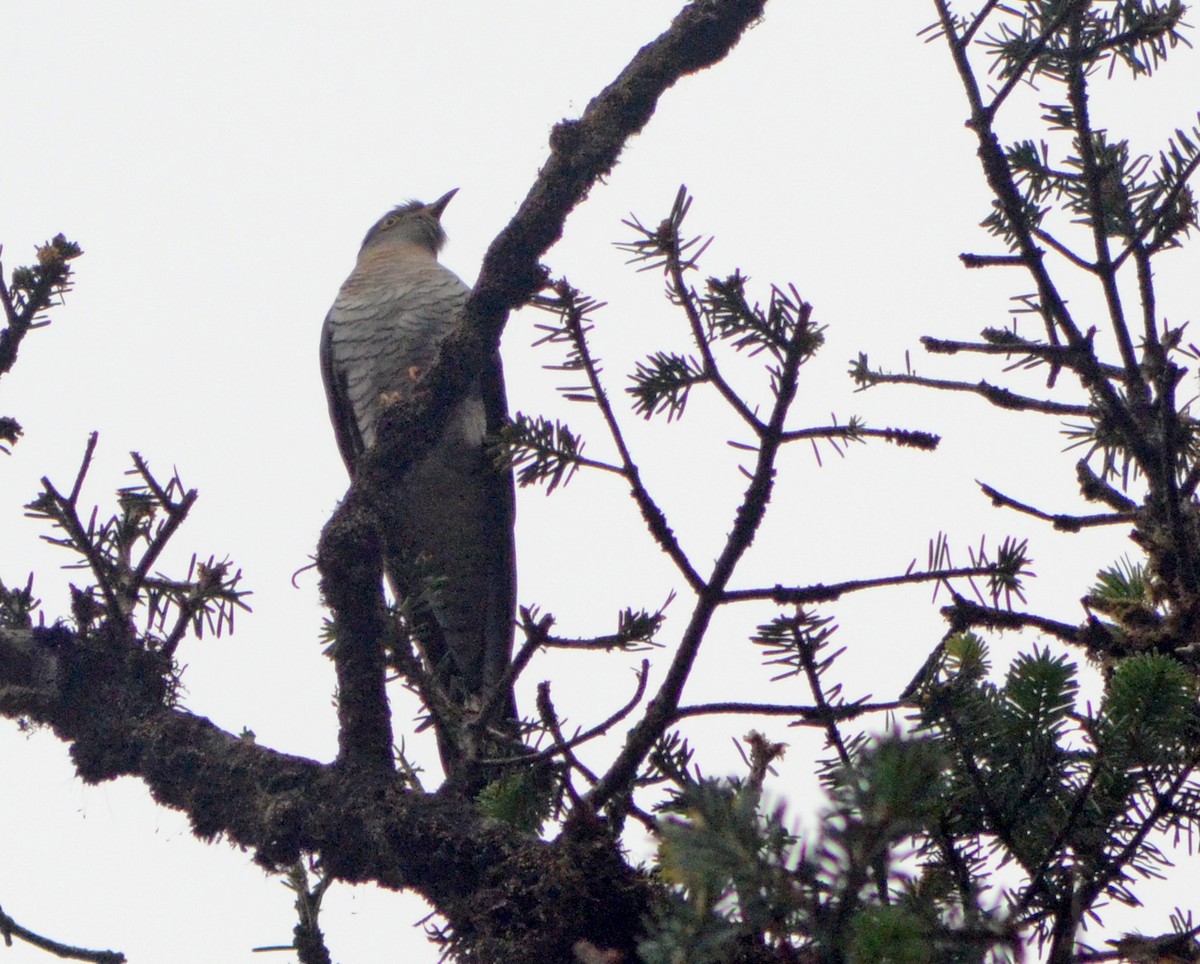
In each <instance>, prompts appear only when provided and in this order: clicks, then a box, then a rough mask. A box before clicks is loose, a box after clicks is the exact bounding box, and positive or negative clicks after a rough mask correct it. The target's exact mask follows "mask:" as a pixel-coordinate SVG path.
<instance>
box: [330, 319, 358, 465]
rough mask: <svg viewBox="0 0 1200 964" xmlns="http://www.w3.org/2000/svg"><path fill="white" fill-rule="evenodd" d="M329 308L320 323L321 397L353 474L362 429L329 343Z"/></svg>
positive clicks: (339, 448) (343, 459) (344, 457)
mask: <svg viewBox="0 0 1200 964" xmlns="http://www.w3.org/2000/svg"><path fill="white" fill-rule="evenodd" d="M335 310H336V309H334V308H331V309H330V310H329V314H327V315H326V316H325V323H324V325H322V326H321V379H322V380H323V381H324V382H325V397H326V399H327V400H328V402H329V420H330V421H331V422H332V423H333V434H334V437H335V438H336V439H337V446H338V451H339V452H341V453H342V461H344V462H345V463H346V468H347V469H348V470H349V471H350V476H351V478H353V477H354V466H355V463H356V462H357V461H358V457H359V456H360V455H361V454H362V451H363V448H364V446H363V437H362V432H360V431H359V428H358V419H357V417H356V416H355V414H354V405H353V404H352V403H351V401H350V394H349V391H348V388H347V384H346V378H347V374H346V371H345V369H344V368H342V367H341V366H340V365H339V364H338V362H337V358H336V353H335V351H334V344H333V332H334V311H335Z"/></svg>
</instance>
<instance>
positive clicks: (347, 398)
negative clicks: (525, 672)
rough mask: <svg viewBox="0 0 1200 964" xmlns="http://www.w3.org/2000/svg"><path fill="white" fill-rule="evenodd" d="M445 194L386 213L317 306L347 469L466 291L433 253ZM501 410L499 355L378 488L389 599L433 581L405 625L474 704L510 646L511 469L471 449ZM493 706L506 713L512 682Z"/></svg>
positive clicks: (460, 696) (455, 697)
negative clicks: (385, 486) (382, 492)
mask: <svg viewBox="0 0 1200 964" xmlns="http://www.w3.org/2000/svg"><path fill="white" fill-rule="evenodd" d="M454 193H455V192H454V191H451V192H450V193H449V194H446V195H445V196H444V197H442V198H439V199H438V200H437V201H435V202H433V203H432V204H422V203H420V202H418V201H413V202H410V203H408V204H405V205H402V206H401V207H398V208H395V209H394V210H392V211H390V212H389V213H388V214H386V215H384V217H382V218H381V219H380V220H379V221H378V222H377V223H376V224H375V225H374V226H373V227H372V228H371V230H370V231H369V232H368V233H367V236H366V238H364V240H363V244H362V248H361V249H360V251H359V254H358V262H357V264H356V265H355V267H354V270H353V271H352V272H351V273H350V276H349V277H348V278H347V279H346V281H345V283H344V284H343V285H342V287H341V290H340V291H339V292H338V296H337V300H335V301H334V303H333V307H332V308H331V309H330V310H329V314H328V315H327V316H326V318H325V324H324V327H323V329H322V332H321V373H322V375H323V377H324V381H325V391H326V394H327V396H328V399H329V414H330V418H331V419H332V421H333V427H334V433H335V435H336V436H337V443H338V448H339V449H340V450H341V453H342V458H343V459H344V460H345V462H346V467H347V468H348V469H349V471H350V474H351V476H353V475H354V469H355V464H356V462H357V460H358V457H359V455H361V454H362V452H363V451H365V450H366V449H369V448H371V447H372V446H373V445H374V444H375V440H376V433H377V429H378V426H379V421H380V416H381V414H382V412H383V411H384V410H385V409H386V407H387V406H388V405H390V404H394V403H395V402H396V401H399V400H405V399H408V398H410V397H411V395H412V390H413V388H414V386H415V385H416V382H417V380H418V379H419V378H420V376H421V375H422V374H423V373H424V372H425V371H426V370H427V369H428V368H429V367H430V366H431V365H432V364H433V362H434V360H435V358H436V357H437V350H438V346H439V344H440V343H441V341H442V339H443V338H444V337H445V336H446V335H447V334H449V333H450V332H451V331H452V330H453V329H454V327H455V326H456V325H457V324H458V322H459V320H460V317H461V311H462V307H463V305H464V304H465V303H466V300H467V296H468V294H469V293H470V289H469V288H468V287H467V286H466V285H465V284H464V283H463V282H462V281H461V280H460V279H459V278H458V276H457V275H455V274H454V273H453V272H451V271H449V270H448V269H447V268H445V267H443V266H442V265H440V264H439V263H438V261H437V254H438V251H439V250H441V247H442V245H443V244H444V243H445V237H446V236H445V232H444V231H443V230H442V226H441V215H442V212H443V211H444V210H445V207H446V205H447V204H448V203H449V201H450V198H451V197H453V195H454ZM506 412H507V406H506V402H505V396H504V378H503V373H502V370H501V367H500V358H499V355H498V354H497V355H496V356H495V357H494V358H493V359H492V362H491V364H490V365H489V366H488V369H487V370H486V371H485V372H484V373H483V374H482V375H481V376H480V377H479V379H478V380H476V382H475V383H474V384H473V385H472V386H471V387H470V389H469V391H468V392H467V394H466V395H465V396H464V398H463V399H462V400H461V401H460V402H459V403H458V405H457V407H456V408H455V409H454V410H453V411H452V412H451V414H450V417H449V419H448V420H447V423H446V426H445V429H444V431H443V433H442V436H441V438H440V439H439V440H438V442H437V443H436V444H435V445H434V447H433V448H432V449H431V450H430V451H428V452H426V453H425V454H424V455H423V456H422V457H421V458H420V459H419V460H418V461H417V463H416V464H415V465H413V466H412V467H411V468H410V470H409V471H408V472H407V473H406V474H405V476H404V479H403V481H402V483H401V484H400V485H399V486H398V487H397V488H396V490H395V491H394V492H393V493H391V494H390V496H389V498H388V500H387V501H388V513H389V517H388V518H387V519H386V520H385V525H386V537H387V544H388V550H389V554H388V563H387V569H388V577H389V581H390V582H391V584H392V588H393V591H394V592H395V593H396V595H397V597H399V598H401V599H411V598H412V597H413V596H414V595H416V594H418V593H419V592H420V591H421V589H422V587H427V586H428V585H429V583H428V579H427V577H428V576H433V577H434V578H435V580H436V583H437V588H436V590H435V591H434V592H433V594H432V595H429V594H427V595H426V597H425V598H428V599H430V600H431V603H430V605H428V606H424V607H423V606H420V605H418V606H417V607H416V608H415V609H414V610H413V614H412V615H413V623H414V625H415V628H416V630H417V636H418V641H419V643H420V646H421V649H422V651H423V654H424V656H425V660H426V662H427V663H428V668H429V669H430V670H431V672H432V674H433V678H434V679H435V681H436V682H437V683H438V684H439V685H440V687H441V688H442V691H443V692H444V693H445V695H446V696H447V697H449V698H450V699H451V700H452V701H453V702H455V703H456V704H459V705H469V704H471V703H472V701H474V702H475V703H478V698H479V697H481V696H482V695H483V694H485V693H487V692H489V691H490V689H491V688H492V687H493V686H494V685H495V684H496V683H497V681H499V680H500V679H501V678H502V677H503V675H504V672H505V670H506V669H507V667H508V663H509V659H510V657H511V652H512V636H513V618H514V610H515V608H516V565H515V562H514V558H513V501H514V499H513V480H512V473H511V472H501V471H497V470H496V469H495V467H494V465H493V462H492V459H491V458H489V457H488V455H487V453H486V452H485V451H484V448H483V441H484V436H485V434H488V433H491V432H495V431H496V430H497V429H498V428H499V427H500V425H501V424H502V422H503V419H504V418H505V415H506ZM414 569H417V570H419V571H420V572H421V573H423V575H422V576H420V577H417V576H414ZM499 705H500V706H501V707H502V712H504V713H506V714H508V715H509V716H515V708H514V707H513V705H512V697H511V694H509V695H508V697H507V698H506V699H505V700H502V701H501V703H500V704H499Z"/></svg>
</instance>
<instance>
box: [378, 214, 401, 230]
mask: <svg viewBox="0 0 1200 964" xmlns="http://www.w3.org/2000/svg"><path fill="white" fill-rule="evenodd" d="M399 220H400V218H398V217H397V216H396V215H394V214H389V215H388V216H387V217H386V218H384V219H383V224H381V225H380V227H381V228H391V227H395V226H396V224H397V223H398V222H399Z"/></svg>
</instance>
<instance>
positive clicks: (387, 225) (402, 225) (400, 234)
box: [362, 188, 458, 257]
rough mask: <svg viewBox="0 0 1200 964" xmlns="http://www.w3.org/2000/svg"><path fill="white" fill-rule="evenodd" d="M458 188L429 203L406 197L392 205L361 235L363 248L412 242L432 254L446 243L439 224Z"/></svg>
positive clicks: (435, 254)
mask: <svg viewBox="0 0 1200 964" xmlns="http://www.w3.org/2000/svg"><path fill="white" fill-rule="evenodd" d="M457 193H458V188H455V189H454V190H453V191H447V192H446V193H445V194H443V195H442V196H441V197H440V198H438V199H437V200H436V201H434V202H433V203H432V204H424V203H422V202H421V201H409V202H408V203H407V204H401V205H400V206H399V207H396V208H392V210H390V211H389V212H388V213H387V214H385V215H384V216H383V217H381V218H380V219H379V220H378V221H376V222H375V223H374V224H373V225H372V226H371V230H370V231H368V232H367V236H366V237H365V238H363V243H362V250H363V251H365V250H366V249H367V248H369V247H374V246H375V245H379V244H412V245H416V246H418V247H421V248H425V249H427V250H428V251H429V253H430V254H431V255H433V256H435V257H436V256H437V253H438V252H439V251H441V250H442V245H444V244H445V243H446V232H445V230H444V229H443V228H442V212H443V211H445V210H446V205H447V204H449V203H450V199H451V198H452V197H454V195H455V194H457Z"/></svg>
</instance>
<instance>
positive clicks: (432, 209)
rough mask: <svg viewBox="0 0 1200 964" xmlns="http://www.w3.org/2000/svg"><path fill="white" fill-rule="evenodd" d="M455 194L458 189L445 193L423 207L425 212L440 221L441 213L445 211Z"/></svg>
mask: <svg viewBox="0 0 1200 964" xmlns="http://www.w3.org/2000/svg"><path fill="white" fill-rule="evenodd" d="M457 193H458V188H454V189H453V190H452V191H447V192H446V193H445V194H443V195H442V196H441V197H440V198H438V199H437V200H436V201H434V202H433V203H432V204H427V205H425V210H426V211H428V212H429V213H430V214H432V215H433V216H434V217H435V218H437V219H438V220H439V221H440V220H441V219H442V212H443V211H445V210H446V205H447V204H449V203H450V199H451V198H452V197H454V195H456V194H457Z"/></svg>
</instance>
